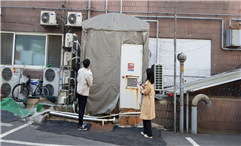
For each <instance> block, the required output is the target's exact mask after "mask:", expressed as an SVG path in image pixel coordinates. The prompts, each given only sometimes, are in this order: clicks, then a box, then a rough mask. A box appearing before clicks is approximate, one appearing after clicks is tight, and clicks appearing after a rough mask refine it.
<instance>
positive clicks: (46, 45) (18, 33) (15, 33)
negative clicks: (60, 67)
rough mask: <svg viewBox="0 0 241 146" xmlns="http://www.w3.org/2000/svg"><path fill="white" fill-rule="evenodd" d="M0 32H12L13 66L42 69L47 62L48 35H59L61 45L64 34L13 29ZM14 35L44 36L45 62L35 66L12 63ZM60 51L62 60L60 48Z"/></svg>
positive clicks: (13, 52)
mask: <svg viewBox="0 0 241 146" xmlns="http://www.w3.org/2000/svg"><path fill="white" fill-rule="evenodd" d="M0 33H13V46H12V64H11V65H12V66H13V67H17V68H30V69H42V68H43V67H45V66H46V65H47V62H48V45H49V36H50V35H57V36H61V37H62V39H61V46H63V41H64V40H63V38H64V37H63V36H64V34H61V33H41V32H14V31H0ZM16 35H35V36H45V37H46V38H45V41H46V43H45V56H44V57H45V59H44V60H45V62H44V66H37V65H17V64H14V59H15V45H16ZM60 53H61V58H60V62H61V61H62V49H61V50H60Z"/></svg>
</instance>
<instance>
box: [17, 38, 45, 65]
mask: <svg viewBox="0 0 241 146" xmlns="http://www.w3.org/2000/svg"><path fill="white" fill-rule="evenodd" d="M45 43H46V36H35V35H16V41H15V53H14V64H16V65H37V66H44V65H45Z"/></svg>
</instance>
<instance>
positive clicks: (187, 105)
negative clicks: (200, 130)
mask: <svg viewBox="0 0 241 146" xmlns="http://www.w3.org/2000/svg"><path fill="white" fill-rule="evenodd" d="M189 92H194V91H193V90H187V92H186V102H187V103H186V132H187V133H188V128H189V125H188V123H189V121H188V120H189Z"/></svg>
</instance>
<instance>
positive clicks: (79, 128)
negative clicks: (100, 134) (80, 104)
mask: <svg viewBox="0 0 241 146" xmlns="http://www.w3.org/2000/svg"><path fill="white" fill-rule="evenodd" d="M78 130H87V128H86V127H83V126H82V127H78Z"/></svg>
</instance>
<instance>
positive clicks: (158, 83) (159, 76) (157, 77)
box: [152, 64, 164, 91]
mask: <svg viewBox="0 0 241 146" xmlns="http://www.w3.org/2000/svg"><path fill="white" fill-rule="evenodd" d="M152 68H153V69H154V90H155V91H162V90H163V88H164V87H163V86H164V84H163V82H164V74H163V65H162V64H153V65H152Z"/></svg>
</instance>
